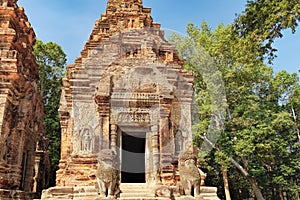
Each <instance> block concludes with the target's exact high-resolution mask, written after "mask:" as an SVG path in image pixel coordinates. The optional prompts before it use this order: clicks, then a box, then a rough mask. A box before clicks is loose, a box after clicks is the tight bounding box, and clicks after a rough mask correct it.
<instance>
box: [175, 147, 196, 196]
mask: <svg viewBox="0 0 300 200" xmlns="http://www.w3.org/2000/svg"><path fill="white" fill-rule="evenodd" d="M196 160H197V157H196V156H195V154H194V153H192V152H189V151H187V152H184V153H182V154H181V155H180V156H179V165H178V170H179V175H180V185H181V187H182V193H183V194H182V195H186V196H192V194H194V196H198V195H200V185H201V175H200V172H199V170H198V168H197V166H196Z"/></svg>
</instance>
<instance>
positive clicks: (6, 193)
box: [0, 189, 33, 200]
mask: <svg viewBox="0 0 300 200" xmlns="http://www.w3.org/2000/svg"><path fill="white" fill-rule="evenodd" d="M0 199H1V200H27V199H33V194H32V193H26V192H24V191H21V190H5V189H0Z"/></svg>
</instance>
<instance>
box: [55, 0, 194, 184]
mask: <svg viewBox="0 0 300 200" xmlns="http://www.w3.org/2000/svg"><path fill="white" fill-rule="evenodd" d="M150 13H151V9H150V8H145V7H143V4H142V1H141V0H127V1H125V0H123V1H121V0H109V1H108V3H107V9H106V14H102V15H101V18H100V19H98V20H97V21H96V23H95V27H94V29H93V31H92V33H91V35H90V37H89V40H88V41H87V43H86V45H85V47H84V49H83V50H82V52H81V57H79V58H77V59H76V61H75V64H72V65H69V66H67V76H66V77H64V79H63V85H64V87H63V92H62V93H63V95H62V97H61V102H60V103H61V106H60V109H59V113H60V116H61V128H62V148H61V160H60V169H59V171H58V172H57V186H86V185H94V180H95V176H94V173H93V172H94V171H95V169H96V164H97V157H96V155H97V153H98V152H99V151H100V150H101V149H107V148H109V149H113V150H114V151H116V152H117V154H118V156H119V158H120V160H119V164H120V166H119V167H120V171H122V173H121V182H122V183H123V182H124V183H127V182H137V183H147V184H150V185H155V184H158V183H162V184H168V185H172V184H175V182H176V173H175V171H176V165H174V163H176V160H177V158H178V154H179V153H180V152H181V151H183V150H185V149H186V148H188V146H190V145H191V144H192V133H191V103H192V96H193V75H192V73H191V72H190V71H187V70H185V69H183V67H182V65H183V61H182V60H180V59H179V58H178V54H177V51H176V49H175V47H174V46H173V45H171V44H170V43H168V42H167V41H166V40H165V39H164V32H163V31H162V30H160V24H158V23H154V22H153V19H152V17H151V15H150ZM131 152H133V153H131ZM131 161H134V164H133V162H131Z"/></svg>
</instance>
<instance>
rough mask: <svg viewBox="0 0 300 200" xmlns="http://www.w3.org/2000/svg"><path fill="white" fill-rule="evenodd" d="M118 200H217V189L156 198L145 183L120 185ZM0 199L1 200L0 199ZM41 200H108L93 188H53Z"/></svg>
mask: <svg viewBox="0 0 300 200" xmlns="http://www.w3.org/2000/svg"><path fill="white" fill-rule="evenodd" d="M120 189H121V191H122V192H121V194H120V197H119V198H118V200H170V199H171V200H219V198H218V196H217V188H215V187H201V188H200V196H199V197H197V198H195V197H192V196H181V197H177V196H175V197H172V198H170V197H169V198H168V197H156V196H155V192H154V190H153V189H152V188H150V187H149V186H147V184H145V183H122V184H121V185H120ZM0 194H1V193H0ZM0 199H1V198H0ZM1 200H2V199H1ZM42 200H109V199H108V198H101V197H99V196H98V193H97V191H96V189H95V187H94V186H78V187H54V188H49V189H48V190H44V191H43V194H42Z"/></svg>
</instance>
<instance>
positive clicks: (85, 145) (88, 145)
mask: <svg viewBox="0 0 300 200" xmlns="http://www.w3.org/2000/svg"><path fill="white" fill-rule="evenodd" d="M79 134H80V138H81V149H80V150H81V153H83V154H89V153H92V152H93V146H94V134H93V133H92V130H90V129H89V128H83V129H82V130H81V131H80V132H79Z"/></svg>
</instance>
